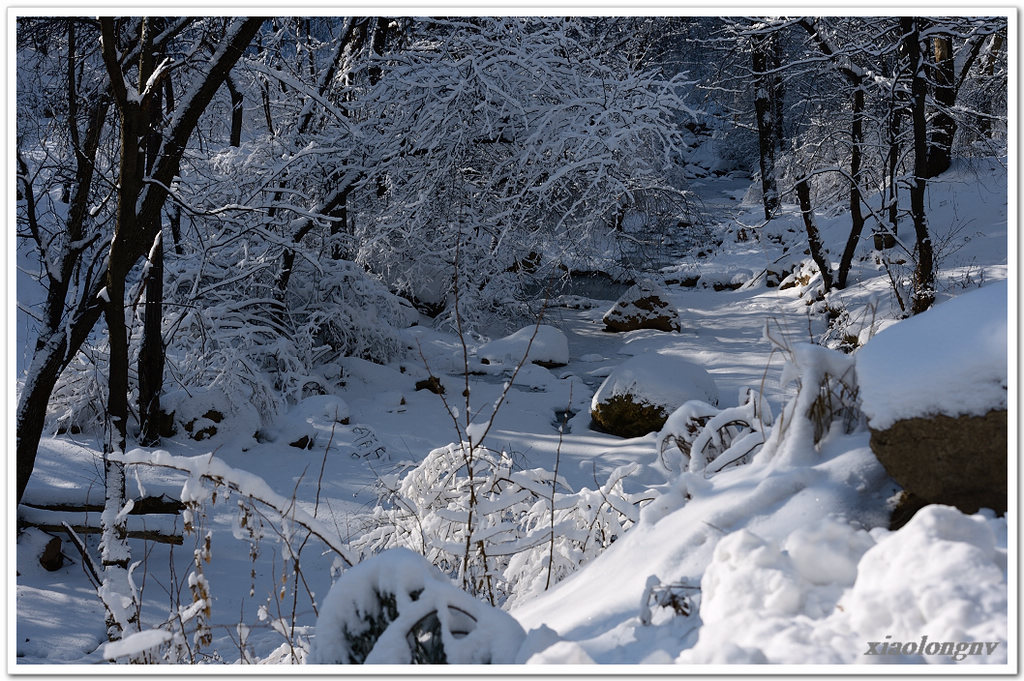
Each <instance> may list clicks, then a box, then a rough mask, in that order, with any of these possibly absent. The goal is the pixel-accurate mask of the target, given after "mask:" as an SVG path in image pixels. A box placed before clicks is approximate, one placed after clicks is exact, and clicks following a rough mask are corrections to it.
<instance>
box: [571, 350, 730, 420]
mask: <svg viewBox="0 0 1024 681" xmlns="http://www.w3.org/2000/svg"><path fill="white" fill-rule="evenodd" d="M690 400H701V401H703V402H708V403H710V404H718V387H717V386H716V385H715V381H714V379H712V378H711V375H710V374H709V373H708V372H707V371H705V370H704V368H703V367H701V366H699V365H697V364H694V363H693V362H689V361H687V360H684V359H681V358H679V357H677V356H674V355H670V354H664V353H658V352H654V353H648V354H644V355H637V356H636V357H632V358H630V359H628V360H626V361H625V362H623V363H622V364H620V365H619V366H618V367H616V368H615V370H614V371H612V373H611V374H610V375H609V376H608V378H606V379H605V380H604V383H602V384H601V387H600V388H598V390H597V392H596V393H595V394H594V398H593V400H592V401H591V405H590V414H591V416H592V417H593V419H594V422H595V423H596V424H597V425H599V426H600V427H601V428H603V429H604V430H606V431H607V432H609V433H612V434H613V435H619V436H622V437H640V436H641V435H646V434H647V433H650V432H651V431H657V430H660V429H661V427H662V426H663V425H664V424H665V420H666V419H667V418H668V415H669V414H671V413H672V412H673V411H675V410H676V409H677V408H678V407H680V406H681V405H682V404H683V403H685V402H688V401H690Z"/></svg>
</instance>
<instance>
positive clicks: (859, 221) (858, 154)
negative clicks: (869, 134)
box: [836, 78, 864, 288]
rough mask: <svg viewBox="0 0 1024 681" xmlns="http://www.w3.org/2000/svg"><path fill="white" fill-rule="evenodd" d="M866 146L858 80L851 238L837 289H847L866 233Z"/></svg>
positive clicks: (852, 136) (852, 146) (853, 133)
mask: <svg viewBox="0 0 1024 681" xmlns="http://www.w3.org/2000/svg"><path fill="white" fill-rule="evenodd" d="M863 144H864V87H863V83H862V82H861V80H860V79H859V78H858V79H857V80H856V83H855V84H854V88H853V123H852V126H851V130H850V236H849V237H848V238H847V239H846V248H844V249H843V255H842V258H840V260H839V275H838V278H837V281H836V288H846V278H847V277H848V276H849V275H850V267H852V265H853V257H854V255H856V253H857V244H858V243H859V242H860V235H861V234H862V233H863V232H864V212H863V211H862V210H861V201H862V197H861V191H860V181H861V163H862V157H863Z"/></svg>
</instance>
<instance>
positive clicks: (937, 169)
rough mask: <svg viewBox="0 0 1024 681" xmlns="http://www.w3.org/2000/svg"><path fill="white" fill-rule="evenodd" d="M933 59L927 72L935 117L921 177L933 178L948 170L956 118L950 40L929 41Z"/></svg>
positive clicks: (948, 38)
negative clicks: (932, 89)
mask: <svg viewBox="0 0 1024 681" xmlns="http://www.w3.org/2000/svg"><path fill="white" fill-rule="evenodd" d="M931 47H932V60H931V62H930V63H929V68H928V72H929V73H930V74H931V81H932V84H933V88H934V100H935V107H936V111H935V115H934V116H933V117H932V125H931V130H930V131H929V132H930V134H929V139H928V165H927V167H926V170H925V174H924V176H925V177H926V178H932V177H935V176H936V175H939V174H941V173H944V172H945V171H946V170H948V169H949V165H950V163H951V162H952V147H953V137H954V136H955V135H956V128H957V125H956V119H955V118H953V116H952V111H953V105H954V104H955V103H956V83H955V80H956V72H955V69H954V58H953V39H952V38H951V37H950V36H948V35H938V36H934V37H933V38H932V39H931Z"/></svg>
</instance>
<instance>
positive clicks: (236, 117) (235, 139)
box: [224, 76, 245, 147]
mask: <svg viewBox="0 0 1024 681" xmlns="http://www.w3.org/2000/svg"><path fill="white" fill-rule="evenodd" d="M224 84H225V85H227V86H228V94H230V95H231V137H230V139H229V141H228V144H230V145H231V146H233V147H240V146H242V114H243V113H244V112H245V110H244V109H243V108H242V102H243V100H244V99H245V98H244V96H243V95H242V93H241V91H240V90H239V89H238V88H236V87H235V83H234V81H233V80H232V79H231V76H228V77H227V78H226V79H225V81H224Z"/></svg>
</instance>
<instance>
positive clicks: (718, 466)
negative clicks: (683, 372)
mask: <svg viewBox="0 0 1024 681" xmlns="http://www.w3.org/2000/svg"><path fill="white" fill-rule="evenodd" d="M741 397H743V401H742V403H741V404H740V405H739V406H737V407H730V408H728V409H721V410H720V409H718V408H716V407H713V406H711V405H710V404H708V403H706V402H701V401H700V400H691V401H689V402H686V403H684V404H683V405H682V406H681V407H679V408H678V409H676V410H675V411H674V412H672V413H671V414H670V415H669V417H668V420H667V421H665V425H664V426H663V427H662V429H661V432H660V433H658V443H659V445H658V447H659V453H660V454H661V460H662V463H663V464H665V466H666V468H668V469H669V470H673V471H679V470H689V471H691V472H699V471H705V472H707V473H709V474H710V473H717V472H718V471H720V470H722V469H724V468H727V467H729V466H738V465H742V464H744V463H749V462H750V460H751V459H752V458H753V456H754V454H755V453H756V452H757V451H758V450H759V449H760V448H761V446H762V445H763V444H764V442H765V440H766V439H767V438H768V433H769V432H770V430H771V425H772V412H771V406H770V405H769V404H768V402H767V400H765V399H764V398H762V397H761V395H760V393H758V392H757V391H756V390H752V389H750V388H747V389H746V390H745V391H744V394H743V395H742V396H741Z"/></svg>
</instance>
